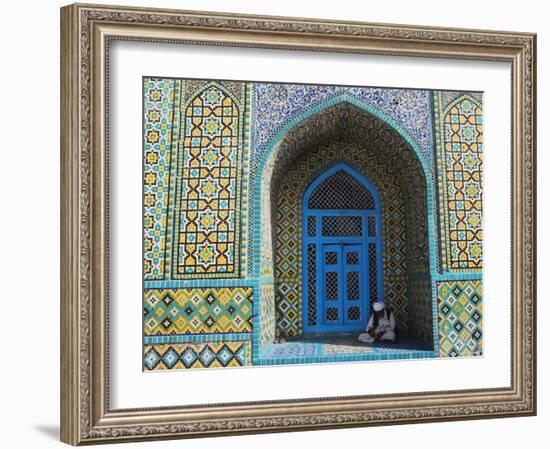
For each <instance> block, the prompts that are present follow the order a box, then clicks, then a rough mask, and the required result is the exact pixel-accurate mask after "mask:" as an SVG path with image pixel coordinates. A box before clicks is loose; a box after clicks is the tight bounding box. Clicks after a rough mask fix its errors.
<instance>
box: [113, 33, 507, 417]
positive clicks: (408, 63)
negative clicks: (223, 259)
mask: <svg viewBox="0 0 550 449" xmlns="http://www.w3.org/2000/svg"><path fill="white" fill-rule="evenodd" d="M110 56H111V61H112V64H111V65H110V67H109V73H110V76H111V87H110V92H109V96H110V99H111V108H110V111H109V115H110V117H111V128H110V131H109V134H110V137H111V146H110V155H111V160H110V169H111V177H110V179H111V190H110V194H109V197H110V200H111V216H110V223H111V228H110V230H111V249H110V257H111V259H110V263H111V276H110V283H109V287H110V304H111V309H110V312H111V314H110V316H109V323H110V325H111V326H110V328H111V331H110V332H111V333H110V335H111V340H110V356H111V358H110V370H111V384H110V386H111V407H113V408H115V409H116V408H142V407H152V406H162V405H165V406H167V405H187V404H207V403H216V402H218V403H219V402H239V401H240V402H243V401H254V400H260V399H262V400H270V399H271V400H276V399H295V398H304V397H322V396H333V397H335V396H351V395H362V394H363V395H364V394H376V393H404V392H419V391H428V390H429V391H437V390H439V391H444V390H453V389H455V390H461V389H470V388H498V387H507V386H509V385H510V383H509V381H510V370H509V367H510V345H509V344H508V342H509V341H510V313H509V311H510V284H509V282H503V281H502V279H503V275H505V277H508V276H506V274H507V273H509V272H510V232H511V231H510V219H509V218H510V212H509V211H510V196H509V195H503V194H502V192H506V191H508V192H509V191H510V164H511V160H510V156H509V155H510V136H509V135H508V134H507V133H503V132H501V129H502V124H509V123H510V117H511V112H510V94H509V93H510V83H511V79H510V73H511V70H510V65H509V64H506V63H486V62H472V61H449V60H447V61H440V60H426V59H419V58H389V57H374V56H364V55H342V54H327V53H303V52H300V53H296V52H291V51H284V52H283V51H281V52H266V51H265V50H259V49H241V48H213V47H204V46H203V47H190V46H177V45H162V44H146V45H144V44H143V43H136V42H116V43H115V44H113V46H112V47H111V50H110ZM212 58H215V60H216V64H215V65H211V64H209V62H210V61H211V60H212ZM151 61H155V63H154V67H152V66H151ZM288 67H292V70H291V71H289V70H288ZM152 71H153V72H152ZM404 74H405V76H404ZM143 75H155V76H157V75H158V76H176V77H177V76H179V77H182V76H185V77H192V78H201V77H203V78H204V77H209V78H214V79H216V78H224V77H225V78H229V79H243V78H248V79H252V80H261V81H274V80H276V81H287V82H296V81H302V82H304V81H307V82H315V83H324V84H327V83H335V84H348V85H370V86H380V85H385V86H395V87H410V86H411V85H413V86H414V87H417V88H439V89H441V88H447V89H456V90H466V89H468V90H475V91H483V92H484V98H483V109H484V136H483V138H484V154H483V157H484V173H483V175H484V191H483V201H484V211H483V226H484V229H485V230H487V231H486V232H485V233H484V242H483V244H484V255H483V258H484V267H485V268H484V273H483V296H484V301H483V316H484V322H483V339H484V341H483V345H484V348H483V353H484V357H482V358H477V359H476V358H459V359H451V358H444V359H434V360H426V359H423V360H416V361H393V362H382V363H381V362H371V363H338V364H330V365H327V364H320V365H306V366H295V365H294V366H292V365H290V366H288V365H287V366H284V367H283V366H275V367H273V366H270V367H263V368H258V367H254V368H247V369H210V370H174V371H171V372H158V373H150V372H149V373H143V372H141V369H140V366H141V363H142V348H141V345H140V344H136V343H137V342H138V341H139V338H140V336H141V333H142V326H143V323H142V319H143V315H142V313H141V306H140V305H141V295H142V282H141V279H142V271H141V270H142V266H141V242H142V229H141V221H142V219H141V217H142V213H143V207H142V201H143V199H142V173H141V168H142V153H141V146H142V140H141V139H142V126H143V124H142V108H141V102H142V98H141V89H142V76H143ZM411 83H412V84H411ZM402 369H406V370H407V375H406V376H403V375H402ZM328 379H346V381H345V382H330V383H329V384H327V380H328ZM374 380H376V381H374ZM184 384H185V385H189V384H190V385H197V386H199V385H203V386H212V385H231V388H211V387H202V388H199V387H198V388H192V389H182V388H181V386H182V385H184ZM266 385H269V386H270V388H269V389H267V391H266V388H265V386H266ZM160 386H162V388H160Z"/></svg>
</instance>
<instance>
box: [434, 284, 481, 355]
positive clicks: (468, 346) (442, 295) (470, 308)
mask: <svg viewBox="0 0 550 449" xmlns="http://www.w3.org/2000/svg"><path fill="white" fill-rule="evenodd" d="M437 293H438V303H439V340H440V355H441V357H458V356H477V355H481V354H482V352H483V343H482V336H483V331H482V317H483V305H482V297H483V284H482V281H481V280H474V281H445V282H438V283H437Z"/></svg>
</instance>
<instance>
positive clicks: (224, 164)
mask: <svg viewBox="0 0 550 449" xmlns="http://www.w3.org/2000/svg"><path fill="white" fill-rule="evenodd" d="M241 115H242V113H241V112H240V111H239V107H238V104H237V103H236V102H235V101H234V100H233V98H232V97H231V96H230V95H228V94H226V93H225V92H224V91H223V90H222V89H221V87H218V86H216V85H209V86H208V87H207V88H206V89H204V90H203V91H201V92H200V93H199V94H198V95H196V96H195V97H194V98H193V99H192V100H191V101H190V102H189V104H188V105H187V107H186V109H185V113H184V117H183V120H182V126H183V127H184V129H185V131H184V133H183V139H182V142H181V151H180V154H181V156H180V157H181V161H179V162H178V163H179V164H181V165H180V166H179V167H178V182H177V189H178V193H177V194H176V201H177V203H176V206H175V210H176V214H177V215H178V216H177V217H176V218H175V221H176V229H175V230H174V240H175V244H174V255H173V259H174V260H173V267H172V278H173V279H184V278H189V277H194V278H196V277H197V276H198V277H201V276H202V275H204V274H205V273H208V274H212V273H215V274H217V275H221V276H225V277H228V276H235V274H236V273H235V272H236V269H237V268H238V266H239V262H240V257H239V254H240V253H239V252H238V248H239V242H238V234H239V228H238V226H239V220H238V217H239V213H238V210H239V204H238V202H239V200H240V172H241V170H242V167H241V165H242V164H241V161H240V157H241V154H242V151H241V149H242V142H241V134H242V132H241V131H242V130H241V126H242V121H243V120H242V117H241Z"/></svg>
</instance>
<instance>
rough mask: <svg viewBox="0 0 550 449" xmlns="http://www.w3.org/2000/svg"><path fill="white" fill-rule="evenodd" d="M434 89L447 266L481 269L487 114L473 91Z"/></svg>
mask: <svg viewBox="0 0 550 449" xmlns="http://www.w3.org/2000/svg"><path fill="white" fill-rule="evenodd" d="M451 98H452V97H449V95H448V94H447V95H446V96H444V95H443V93H435V94H434V109H435V111H436V114H435V117H436V120H435V124H436V125H435V130H436V142H437V144H436V148H437V172H438V190H439V201H440V226H441V233H442V238H441V267H442V269H443V271H454V270H480V269H481V268H482V267H483V265H482V255H483V244H482V240H483V231H482V186H481V182H482V168H483V114H482V109H481V106H480V105H479V103H478V101H477V100H476V99H475V98H474V97H472V96H469V95H459V96H458V97H457V98H454V99H452V100H451Z"/></svg>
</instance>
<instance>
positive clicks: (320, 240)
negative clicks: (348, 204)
mask: <svg viewBox="0 0 550 449" xmlns="http://www.w3.org/2000/svg"><path fill="white" fill-rule="evenodd" d="M339 170H345V171H346V172H348V173H349V174H350V175H352V176H353V177H354V178H355V179H356V180H357V181H359V182H360V183H361V184H362V185H363V186H364V187H365V188H367V189H368V190H369V192H370V193H371V195H372V197H373V200H374V209H309V207H308V202H309V198H310V196H311V194H312V193H313V191H315V189H316V188H317V186H318V185H319V184H320V183H321V182H323V181H324V180H325V179H327V178H328V177H330V176H331V175H332V174H334V173H336V172H337V171H339ZM326 216H361V217H362V235H361V236H359V237H344V236H335V237H322V236H321V221H322V217H326ZM372 216H374V217H376V219H375V235H374V236H369V233H368V222H369V220H368V217H372ZM309 217H315V236H314V237H310V236H309V235H308V221H309ZM330 243H334V244H343V245H345V244H360V245H361V246H362V255H363V263H362V264H361V265H362V266H363V267H364V269H365V272H364V273H362V274H363V275H362V276H361V279H362V282H361V288H366V295H365V296H366V305H365V310H366V313H365V319H364V320H361V322H362V323H363V321H364V326H365V327H366V323H367V321H368V319H369V313H370V303H371V298H370V289H369V288H368V286H369V277H370V266H369V254H368V248H369V244H372V243H374V244H375V246H376V283H377V298H376V299H375V301H378V302H381V301H382V300H383V297H384V291H383V266H382V251H383V248H382V214H381V201H380V196H379V194H378V191H377V189H376V187H375V186H374V185H373V184H372V183H371V182H370V180H369V179H368V178H367V177H366V176H365V175H363V174H362V173H360V172H359V171H357V170H356V169H354V168H353V167H351V166H350V165H348V164H347V163H345V162H339V163H337V164H335V165H333V166H331V167H329V168H328V169H326V170H325V171H323V172H322V173H321V174H319V175H318V176H317V177H316V178H315V179H314V180H313V181H312V182H311V183H310V185H309V186H308V188H307V189H306V190H305V192H304V194H303V197H302V254H303V257H302V296H301V300H302V332H303V333H304V334H306V333H328V332H356V331H357V330H355V329H354V330H348V329H350V328H351V326H347V325H340V326H339V325H330V326H329V327H330V330H327V329H326V326H324V325H323V324H322V320H321V318H322V317H321V316H320V313H321V310H320V307H319V303H320V301H319V297H318V296H319V292H320V291H321V282H322V280H323V279H322V274H323V273H324V261H323V260H322V256H323V244H330ZM309 244H315V245H316V248H315V250H316V251H315V267H316V279H315V292H316V319H315V324H314V325H309V324H308V312H309V304H308V245H309ZM320 274H321V275H320ZM321 309H322V308H321ZM359 330H360V329H359Z"/></svg>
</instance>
